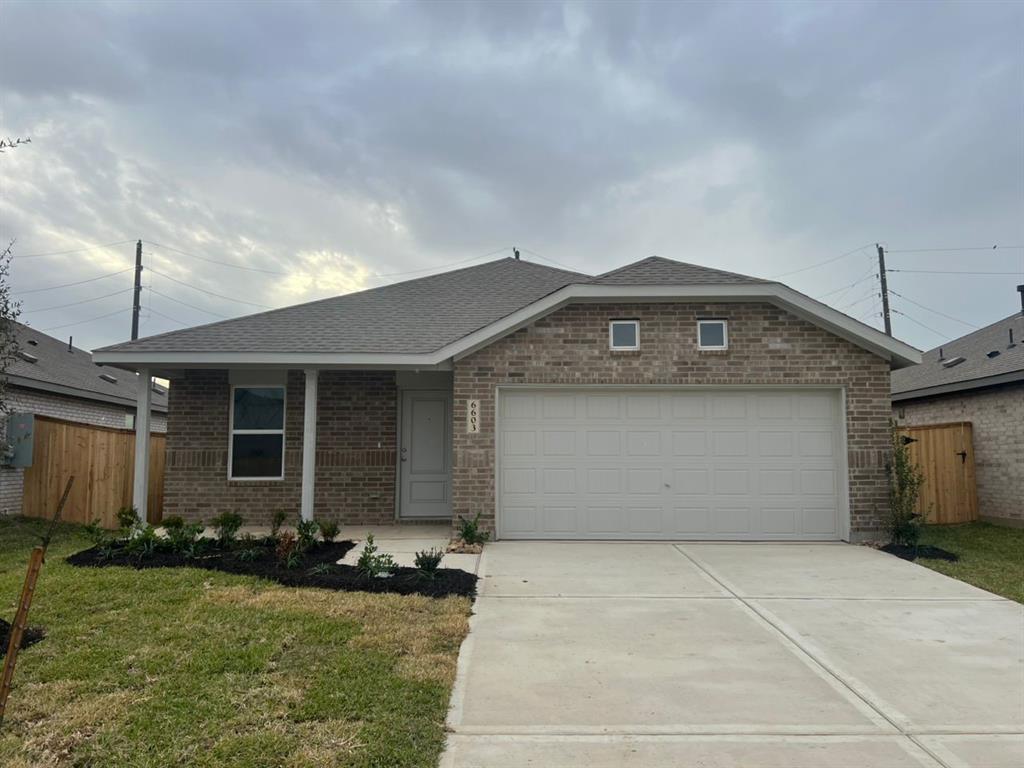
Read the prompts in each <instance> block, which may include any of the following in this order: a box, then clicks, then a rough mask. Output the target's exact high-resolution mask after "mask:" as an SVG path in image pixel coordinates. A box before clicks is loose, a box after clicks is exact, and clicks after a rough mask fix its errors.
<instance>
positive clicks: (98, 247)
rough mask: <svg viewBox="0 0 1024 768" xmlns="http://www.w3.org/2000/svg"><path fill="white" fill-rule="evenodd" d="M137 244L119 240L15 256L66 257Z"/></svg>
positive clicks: (29, 257) (23, 257)
mask: <svg viewBox="0 0 1024 768" xmlns="http://www.w3.org/2000/svg"><path fill="white" fill-rule="evenodd" d="M132 242H135V241H134V240H118V241H117V242H116V243H104V244H103V245H90V246H88V247H86V248H73V249H72V250H70V251H48V252H46V253H26V254H15V255H14V258H15V259H16V260H20V259H37V258H39V257H40V256H65V255H67V254H69V253H85V252H86V251H100V250H103V249H104V248H113V247H114V246H115V245H125V244H126V243H132Z"/></svg>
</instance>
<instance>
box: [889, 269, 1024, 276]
mask: <svg viewBox="0 0 1024 768" xmlns="http://www.w3.org/2000/svg"><path fill="white" fill-rule="evenodd" d="M885 271H886V272H906V273H907V274H915V275H1019V274H1022V273H1024V269H1022V270H1018V271H1017V272H956V271H953V270H945V269H887V270H885Z"/></svg>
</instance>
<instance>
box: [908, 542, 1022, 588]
mask: <svg viewBox="0 0 1024 768" xmlns="http://www.w3.org/2000/svg"><path fill="white" fill-rule="evenodd" d="M921 544H931V545H933V546H936V547H942V548H943V549H946V550H949V551H950V552H955V553H957V554H958V555H960V562H958V563H950V562H946V561H945V560H929V559H919V560H918V561H917V562H918V563H920V564H921V565H923V566H925V567H927V568H931V569H932V570H934V571H938V572H939V573H944V574H946V575H947V576H952V577H953V578H954V579H960V581H966V582H967V583H968V584H973V585H974V586H976V587H981V588H982V589H987V590H988V591H989V592H995V593H996V594H997V595H1002V596H1003V597H1008V598H1010V599H1011V600H1016V601H1017V602H1018V603H1024V529H1019V528H1006V527H1003V526H997V525H990V524H989V523H966V524H964V525H928V526H925V528H924V533H923V534H922V536H921Z"/></svg>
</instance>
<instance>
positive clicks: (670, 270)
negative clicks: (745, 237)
mask: <svg viewBox="0 0 1024 768" xmlns="http://www.w3.org/2000/svg"><path fill="white" fill-rule="evenodd" d="M590 282H592V283H597V284H599V285H752V284H764V283H767V282H770V281H768V280H760V279H758V278H756V277H749V276H747V275H739V274H736V273H735V272H724V271H722V270H721V269H711V268H710V267H701V266H698V265H696V264H685V263H683V262H681V261H672V260H671V259H664V258H662V257H661V256H651V257H649V258H646V259H643V260H641V261H637V262H634V263H633V264H627V265H626V266H624V267H621V268H619V269H613V270H612V271H611V272H605V273H604V274H603V275H598V276H597V277H595V278H594V279H592V280H591V281H590Z"/></svg>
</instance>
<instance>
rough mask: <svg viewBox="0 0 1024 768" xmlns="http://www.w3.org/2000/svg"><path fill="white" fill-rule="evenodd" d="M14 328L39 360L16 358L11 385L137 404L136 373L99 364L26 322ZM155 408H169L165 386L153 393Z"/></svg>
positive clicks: (24, 349) (10, 372)
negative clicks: (103, 375)
mask: <svg viewBox="0 0 1024 768" xmlns="http://www.w3.org/2000/svg"><path fill="white" fill-rule="evenodd" d="M14 327H15V332H16V336H17V338H18V344H19V346H20V347H21V351H22V352H23V353H25V354H26V355H31V356H32V357H35V358H36V361H35V362H30V361H29V360H27V359H25V358H23V357H17V358H15V360H14V361H13V362H12V363H11V365H10V366H9V367H8V369H7V376H8V379H9V381H10V383H11V384H12V385H15V386H20V387H27V388H29V389H40V390H45V391H50V392H53V391H60V392H62V393H64V394H67V395H70V396H73V397H81V398H83V399H86V400H100V401H103V402H116V403H124V404H125V405H128V406H133V407H134V405H135V390H136V377H135V376H134V375H133V374H131V373H128V372H127V371H122V370H119V369H117V368H107V367H104V366H100V365H96V364H95V363H94V362H93V361H92V355H91V354H90V353H89V352H87V351H86V350H84V349H79V348H78V347H71V349H70V351H69V349H68V342H66V341H61V340H60V339H55V338H53V337H52V336H47V335H46V334H45V333H41V332H39V331H37V330H35V329H34V328H30V327H28V326H27V325H22V324H21V323H14ZM100 374H107V375H108V376H113V377H114V378H115V379H117V381H116V382H110V381H105V380H104V379H101V378H100ZM153 408H154V410H158V411H166V410H167V392H166V390H164V389H163V388H161V391H160V392H156V391H154V392H153Z"/></svg>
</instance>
